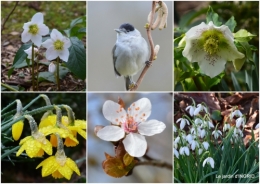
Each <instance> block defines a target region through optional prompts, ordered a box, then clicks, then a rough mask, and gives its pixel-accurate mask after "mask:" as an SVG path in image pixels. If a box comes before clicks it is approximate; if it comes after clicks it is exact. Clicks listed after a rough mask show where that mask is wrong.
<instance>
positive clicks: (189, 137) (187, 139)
mask: <svg viewBox="0 0 260 184" xmlns="http://www.w3.org/2000/svg"><path fill="white" fill-rule="evenodd" d="M186 141H188V143H189V144H191V142H192V141H193V136H192V135H191V134H189V135H187V136H186Z"/></svg>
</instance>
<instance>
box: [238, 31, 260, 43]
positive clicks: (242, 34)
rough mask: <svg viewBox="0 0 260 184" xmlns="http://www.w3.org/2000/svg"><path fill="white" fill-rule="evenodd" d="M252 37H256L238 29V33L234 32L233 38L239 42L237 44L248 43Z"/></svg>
mask: <svg viewBox="0 0 260 184" xmlns="http://www.w3.org/2000/svg"><path fill="white" fill-rule="evenodd" d="M254 36H256V35H253V34H251V33H249V32H248V31H247V30H245V29H240V30H239V31H238V32H236V33H235V34H234V38H235V40H236V41H239V42H248V41H250V40H251V39H252V38H253V37H254Z"/></svg>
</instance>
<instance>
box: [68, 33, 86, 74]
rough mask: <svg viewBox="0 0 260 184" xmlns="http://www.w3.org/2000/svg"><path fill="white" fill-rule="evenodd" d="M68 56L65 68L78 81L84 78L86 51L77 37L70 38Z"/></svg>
mask: <svg viewBox="0 0 260 184" xmlns="http://www.w3.org/2000/svg"><path fill="white" fill-rule="evenodd" d="M70 41H71V47H70V48H69V52H70V56H69V60H68V62H67V63H65V64H66V66H67V67H68V68H69V69H70V71H71V72H73V73H74V74H75V75H76V76H77V77H79V78H80V79H85V78H86V50H85V48H84V45H83V43H82V41H80V40H79V39H78V38H77V37H71V38H70Z"/></svg>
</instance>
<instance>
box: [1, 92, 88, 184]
mask: <svg viewBox="0 0 260 184" xmlns="http://www.w3.org/2000/svg"><path fill="white" fill-rule="evenodd" d="M86 113H87V109H86V94H85V93H47V94H43V93H1V173H2V174H1V183H56V182H58V183H61V182H71V183H86V181H87V170H86V168H87V164H86V156H87V142H86V139H87V134H86V128H87V123H86V118H87V117H86V116H87V114H86Z"/></svg>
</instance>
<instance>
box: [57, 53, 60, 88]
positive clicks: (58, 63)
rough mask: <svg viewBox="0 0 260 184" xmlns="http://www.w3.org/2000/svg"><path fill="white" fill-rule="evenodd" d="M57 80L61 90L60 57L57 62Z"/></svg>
mask: <svg viewBox="0 0 260 184" xmlns="http://www.w3.org/2000/svg"><path fill="white" fill-rule="evenodd" d="M56 65H57V67H56V81H57V89H58V91H59V90H60V77H59V76H60V69H59V65H60V58H59V57H58V58H57V62H56Z"/></svg>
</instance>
